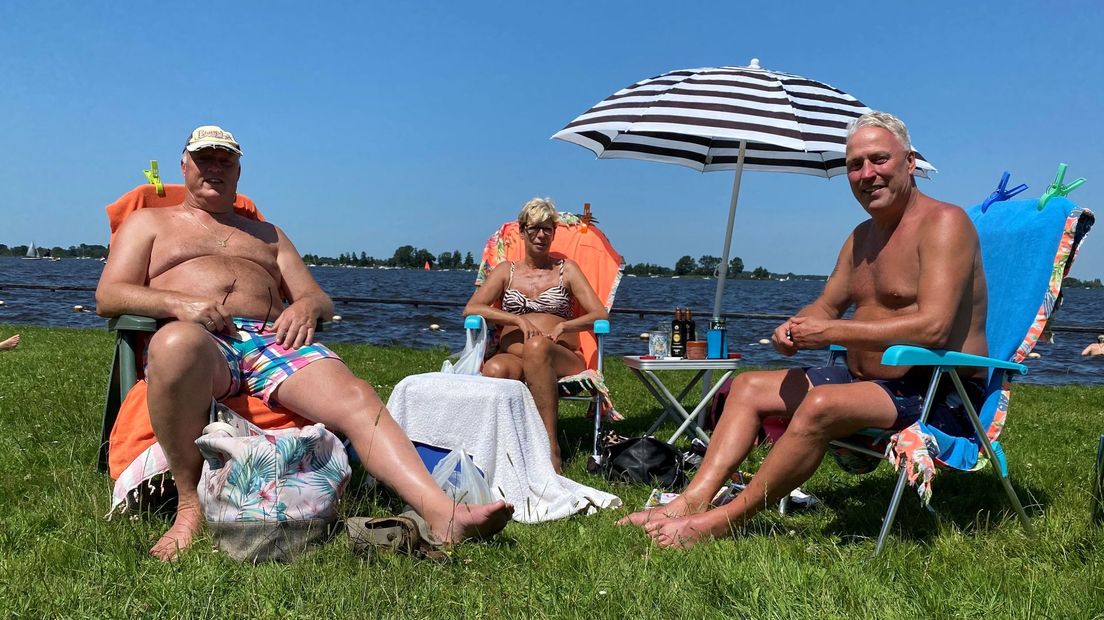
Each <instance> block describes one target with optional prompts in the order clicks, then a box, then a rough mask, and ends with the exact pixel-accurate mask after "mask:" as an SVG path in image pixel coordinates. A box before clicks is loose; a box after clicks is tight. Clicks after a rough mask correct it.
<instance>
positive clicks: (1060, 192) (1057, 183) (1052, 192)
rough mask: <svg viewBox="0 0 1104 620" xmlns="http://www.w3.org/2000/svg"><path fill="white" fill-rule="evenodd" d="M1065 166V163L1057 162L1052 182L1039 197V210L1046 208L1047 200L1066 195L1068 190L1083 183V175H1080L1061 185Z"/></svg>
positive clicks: (1064, 176)
mask: <svg viewBox="0 0 1104 620" xmlns="http://www.w3.org/2000/svg"><path fill="white" fill-rule="evenodd" d="M1066 168H1067V166H1066V164H1058V174H1057V175H1055V177H1054V182H1053V183H1051V184H1050V187H1048V188H1047V191H1045V192H1043V197H1042V198H1040V199H1039V207H1038V210H1039V211H1042V210H1043V209H1044V208H1046V203H1047V202H1049V201H1050V199H1051V198H1054V197H1055V196H1067V195H1069V193H1070V192H1072V191H1073V190H1075V189H1077V188H1078V187H1081V186H1082V185H1084V184H1085V177H1080V178H1078V179H1077V180H1076V181H1074V182H1072V183H1070V184H1069V185H1063V183H1062V182H1063V181H1065V179H1066Z"/></svg>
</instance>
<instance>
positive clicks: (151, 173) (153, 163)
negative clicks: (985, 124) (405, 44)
mask: <svg viewBox="0 0 1104 620" xmlns="http://www.w3.org/2000/svg"><path fill="white" fill-rule="evenodd" d="M1063 165H1065V164H1063ZM142 172H143V173H145V175H146V180H147V181H149V182H150V183H152V184H153V186H154V187H156V188H157V195H158V196H164V195H165V184H164V183H162V182H161V174H160V173H159V172H157V160H156V159H151V160H150V169H149V170H143V171H142ZM1082 180H1083V179H1082Z"/></svg>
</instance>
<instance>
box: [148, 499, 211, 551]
mask: <svg viewBox="0 0 1104 620" xmlns="http://www.w3.org/2000/svg"><path fill="white" fill-rule="evenodd" d="M201 527H203V512H202V511H200V509H199V507H198V506H197V507H195V508H188V507H184V508H177V510H176V518H175V519H173V524H172V527H170V528H169V531H167V532H165V533H164V534H162V535H161V538H160V539H159V540H158V541H157V544H155V545H154V546H153V547H152V548H151V549H150V555H152V556H154V557H156V558H158V559H159V560H162V561H165V562H172V561H174V560H176V559H177V558H178V557H180V553H181V552H182V551H184V550H185V549H187V548H188V547H190V546H191V545H192V539H193V538H195V535H196V534H197V533H198V532H199V529H200V528H201Z"/></svg>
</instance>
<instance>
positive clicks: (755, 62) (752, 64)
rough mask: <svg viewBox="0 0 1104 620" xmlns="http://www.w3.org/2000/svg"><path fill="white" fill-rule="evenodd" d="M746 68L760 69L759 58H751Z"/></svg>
mask: <svg viewBox="0 0 1104 620" xmlns="http://www.w3.org/2000/svg"><path fill="white" fill-rule="evenodd" d="M748 69H762V67H760V66H759V59H758V58H752V59H751V62H750V63H748Z"/></svg>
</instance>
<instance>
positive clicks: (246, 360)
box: [96, 126, 513, 560]
mask: <svg viewBox="0 0 1104 620" xmlns="http://www.w3.org/2000/svg"><path fill="white" fill-rule="evenodd" d="M241 154H242V151H241V146H240V145H239V144H238V142H237V141H236V140H235V139H234V136H233V135H231V134H230V133H229V132H227V131H224V130H222V129H220V128H218V127H214V126H205V127H200V128H198V129H196V130H195V131H194V132H192V134H191V135H190V136H189V138H188V141H187V143H186V145H185V148H184V152H183V154H182V156H181V159H180V170H181V172H182V173H183V176H184V186H185V194H186V195H185V199H184V203H183V204H181V205H179V206H176V207H168V208H162V209H142V210H139V211H136V212H135V213H133V214H132V215H131V216H130V217H128V218H127V220H126V221H125V222H124V223H123V225H122V227H121V228H120V229H119V231H118V233H117V235H116V237H115V241H114V243H113V244H112V246H111V255H110V257H109V258H108V261H107V265H106V266H105V267H104V271H103V275H102V276H101V277H100V283H99V286H98V287H97V289H96V304H97V311H98V312H99V314H100V315H102V316H105V317H114V316H119V315H120V314H125V313H130V314H141V315H145V316H151V317H154V318H157V319H161V321H162V322H163V325H162V326H161V328H160V329H159V330H158V331H157V333H156V334H154V335H153V337H152V338H151V339H150V343H149V349H148V358H147V364H148V365H147V368H146V379H147V381H148V383H149V396H148V402H149V412H150V420H151V422H152V423H153V430H154V433H155V434H156V435H157V439H158V441H159V442H160V444H161V447H162V448H163V449H164V451H165V456H166V457H167V458H168V461H169V467H170V469H171V471H172V474H173V478H174V479H175V481H176V486H177V491H178V493H179V504H178V508H177V511H176V517H175V520H174V522H173V525H172V527H171V528H169V530H168V531H167V532H166V533H165V534H164V535H163V536H162V537H161V539H160V540H158V541H157V543H156V544H155V545H154V546H153V548H152V549H151V550H150V553H152V554H153V555H155V556H157V557H159V558H161V559H163V560H171V559H173V558H175V557H176V556H177V555H178V554H179V553H180V551H181V550H183V549H185V548H187V547H188V546H189V545H190V544H191V543H192V539H193V537H194V536H195V534H196V532H197V531H198V530H199V528H200V527H201V526H202V523H203V512H202V510H201V509H200V506H199V497H198V495H197V492H196V486H197V484H198V482H199V474H200V469H201V466H202V463H203V460H202V457H201V456H200V454H199V450H198V449H197V448H196V445H195V440H196V438H197V437H199V435H200V434H201V433H202V431H203V427H204V425H206V424H207V413H208V410H209V407H210V403H211V398H212V397H214V398H223V397H226V396H229V395H231V394H236V393H239V392H248V393H250V394H253V395H256V396H258V397H260V398H261V399H263V400H265V401H266V402H269V403H277V402H278V403H279V404H280V405H282V406H284V407H286V408H287V409H290V410H291V411H294V412H295V413H297V414H299V415H301V416H303V417H305V418H308V419H310V420H314V421H317V422H321V423H323V424H325V425H326V427H327V428H329V429H331V430H333V431H336V432H339V433H342V434H344V435H345V436H346V437H348V438H349V439H350V440H351V441H352V444H353V447H354V448H355V449H356V451H357V454H358V455H359V456H360V457H361V461H362V463H363V464H364V467H365V469H367V471H368V472H369V473H370V474H371V475H372V476H374V477H375V478H376V479H378V480H379V481H381V482H383V483H384V484H385V485H387V486H388V487H390V488H391V489H393V490H394V491H395V492H396V493H398V495H399V496H400V497H402V499H403V500H405V501H406V502H407V503H409V504H410V505H411V506H413V507H414V509H415V510H416V511H417V512H418V513H419V514H420V515H421V516H422V517H424V518H425V520H426V521H427V523H428V524H429V526H430V529H431V530H432V532H433V533H434V534H435V535H436V536H437V537H438V538H439V539H441V540H442V541H445V542H459V541H461V540H463V539H465V538H472V537H479V536H486V535H490V534H493V533H495V532H498V531H499V530H501V529H502V528H503V527H505V526H506V523H507V522H508V521H509V520H510V517H511V515H512V513H513V509H512V508H511V507H510V506H508V505H506V504H505V502H501V501H499V502H497V503H494V504H488V505H480V506H469V505H466V504H459V505H457V504H455V503H454V502H453V501H452V500H450V499H449V498H448V497H447V496H446V495H445V494H444V493H443V492H442V491H441V490H440V489H439V488H438V487H437V485H436V484H435V483H434V482H433V479H432V478H431V477H430V476H429V472H428V471H426V468H425V466H424V465H423V464H422V461H421V460H420V459H419V458H418V454H417V452H416V451H415V450H414V446H413V445H412V444H411V443H410V441H409V440H408V439H407V438H406V436H405V435H404V434H403V432H402V429H401V428H399V426H398V425H397V424H396V423H395V421H394V420H393V419H392V418H391V416H390V415H389V414H388V413H387V410H386V409H385V408H384V405H383V403H382V402H381V401H380V399H379V397H378V396H377V395H376V393H375V391H374V390H373V389H372V387H371V386H370V385H369V384H368V383H366V382H364V381H362V380H361V379H358V378H357V377H355V376H354V375H353V373H352V372H350V371H349V369H348V367H346V366H345V364H344V363H343V362H342V361H341V360H340V359H339V358H338V357H337V355H335V354H334V353H333V352H332V351H330V350H329V349H327V348H326V347H324V346H322V345H320V344H318V343H316V342H314V329H315V325H316V324H317V321H318V320H319V319H320V318H323V317H330V316H332V315H333V303H332V302H331V301H330V298H329V297H328V296H327V295H326V294H325V293H324V292H323V291H322V289H321V288H320V287H319V286H318V283H317V282H315V280H314V277H313V276H311V274H310V271H309V270H308V269H307V267H306V265H305V264H304V263H303V261H302V259H301V258H300V256H299V253H298V252H297V251H296V249H295V246H293V245H292V244H291V241H289V240H288V238H287V237H286V236H285V235H284V232H283V231H282V230H280V229H279V228H277V227H276V226H273V225H272V224H269V223H267V222H257V221H254V220H250V219H247V218H244V217H241V216H239V215H237V214H235V213H234V200H235V198H236V196H237V186H238V179H239V177H240V176H241V166H240V158H241Z"/></svg>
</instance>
